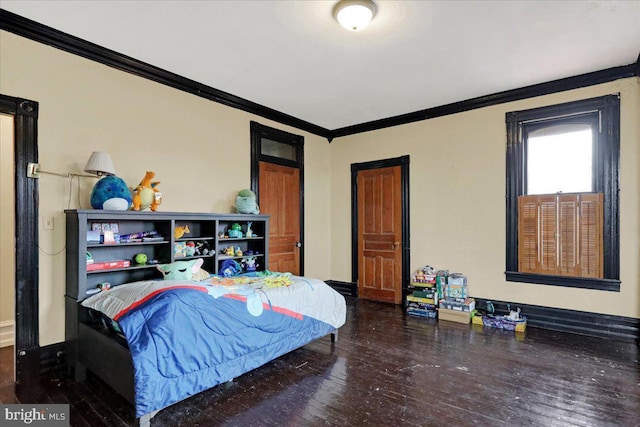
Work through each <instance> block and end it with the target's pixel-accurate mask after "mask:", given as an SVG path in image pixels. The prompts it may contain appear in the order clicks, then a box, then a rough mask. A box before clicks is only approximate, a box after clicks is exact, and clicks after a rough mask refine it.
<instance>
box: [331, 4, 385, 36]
mask: <svg viewBox="0 0 640 427" xmlns="http://www.w3.org/2000/svg"><path fill="white" fill-rule="evenodd" d="M375 14H376V5H375V3H374V2H373V1H372V0H341V1H339V2H338V3H336V5H335V7H334V8H333V16H334V17H335V18H336V20H337V21H338V22H339V23H340V25H342V26H343V27H344V28H346V29H347V30H349V31H360V30H362V29H364V28H366V27H367V26H368V25H369V23H370V22H371V20H372V19H373V17H374V15H375Z"/></svg>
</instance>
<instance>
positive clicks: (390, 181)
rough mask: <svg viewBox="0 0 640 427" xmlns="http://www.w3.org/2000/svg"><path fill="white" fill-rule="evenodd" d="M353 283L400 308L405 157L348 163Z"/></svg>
mask: <svg viewBox="0 0 640 427" xmlns="http://www.w3.org/2000/svg"><path fill="white" fill-rule="evenodd" d="M351 215H352V218H351V219H352V229H351V240H352V246H351V248H352V249H351V250H352V254H351V260H352V263H351V265H352V281H353V282H354V283H356V284H357V289H358V297H359V298H364V299H371V300H375V301H382V302H389V303H393V304H401V303H402V300H403V290H404V289H406V286H407V284H408V282H409V254H410V247H409V156H402V157H398V158H393V159H385V160H378V161H373V162H367V163H355V164H352V165H351Z"/></svg>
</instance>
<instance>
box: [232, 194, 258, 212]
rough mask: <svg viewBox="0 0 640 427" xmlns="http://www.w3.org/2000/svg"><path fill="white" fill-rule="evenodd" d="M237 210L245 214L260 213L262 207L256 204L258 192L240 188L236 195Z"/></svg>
mask: <svg viewBox="0 0 640 427" xmlns="http://www.w3.org/2000/svg"><path fill="white" fill-rule="evenodd" d="M236 210H237V211H238V213H243V214H259V213H260V208H259V207H258V205H257V204H256V193H254V192H253V191H251V190H246V189H245V190H240V191H239V192H238V196H237V197H236Z"/></svg>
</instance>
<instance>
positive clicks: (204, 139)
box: [0, 32, 330, 345]
mask: <svg viewBox="0 0 640 427" xmlns="http://www.w3.org/2000/svg"><path fill="white" fill-rule="evenodd" d="M0 57H1V58H2V61H0V64H1V65H0V92H1V93H2V94H4V95H10V96H18V97H22V98H27V99H32V100H34V101H37V102H38V103H39V106H40V112H39V119H38V149H39V160H40V164H41V166H42V169H43V170H47V171H54V172H60V173H67V172H74V173H82V168H83V167H84V164H85V163H86V161H87V159H88V158H89V155H90V154H91V152H92V151H98V150H100V151H107V152H109V153H110V154H111V157H112V159H113V162H114V165H115V168H116V172H117V175H118V176H119V177H121V178H122V179H124V180H125V182H127V183H128V184H129V185H130V186H134V185H135V184H137V183H138V182H139V181H140V179H142V177H143V176H144V173H145V171H146V170H153V171H155V172H156V179H157V180H158V181H161V184H160V186H159V189H160V191H161V192H162V194H163V196H164V199H163V202H162V205H161V206H160V209H161V210H163V211H166V212H168V211H185V212H231V207H232V205H233V203H234V200H235V195H236V193H237V192H238V190H241V189H243V188H248V187H249V186H250V139H249V136H250V133H249V122H250V121H251V120H255V121H258V122H259V123H262V124H265V125H269V126H273V127H276V128H278V129H282V130H285V131H289V132H293V133H296V134H298V135H303V136H304V138H305V153H304V156H305V176H304V179H305V189H306V195H307V198H306V203H305V208H306V220H307V223H306V228H305V237H306V253H305V267H306V269H305V273H306V274H307V275H308V276H313V277H318V278H321V279H329V271H330V264H329V258H328V257H327V256H326V254H327V253H328V252H329V251H330V246H329V245H330V242H329V240H328V239H326V237H325V236H327V235H328V234H329V224H330V223H329V221H330V218H329V217H330V215H329V214H330V210H329V189H328V188H327V186H326V185H325V184H326V174H327V171H328V170H329V148H330V145H329V144H328V143H327V140H326V139H323V138H320V137H318V136H315V135H311V134H308V133H306V132H302V131H300V130H298V129H293V128H290V127H287V126H283V125H281V124H278V123H274V122H270V121H269V120H265V119H263V118H260V117H256V116H253V115H251V114H248V113H245V112H242V111H239V110H236V109H232V108H228V107H225V106H222V105H221V104H217V103H214V102H211V101H207V100H205V99H202V98H198V97H196V96H193V95H189V94H187V93H184V92H181V91H178V90H174V89H172V88H169V87H167V86H163V85H160V84H157V83H154V82H151V81H149V80H146V79H142V78H139V77H135V76H133V75H130V74H127V73H123V72H121V71H117V70H115V69H113V68H109V67H107V66H104V65H101V64H98V63H95V62H92V61H89V60H86V59H83V58H81V57H78V56H74V55H70V54H68V53H65V52H63V51H60V50H57V49H53V48H51V47H48V46H45V45H43V44H39V43H36V42H33V41H30V40H27V39H25V38H22V37H18V36H15V35H13V34H11V33H7V32H0ZM94 183H95V179H92V178H80V182H79V185H78V181H77V179H74V180H73V183H72V185H71V188H72V190H71V194H70V191H69V186H70V182H69V179H68V178H63V177H55V176H50V175H43V176H42V178H41V179H40V183H39V188H40V204H39V210H40V211H39V214H40V216H41V218H48V217H53V219H54V230H43V229H42V228H40V229H39V233H40V242H39V246H40V249H41V250H40V264H39V266H40V286H39V292H40V299H39V302H40V344H41V345H48V344H51V343H56V342H60V341H63V340H64V293H65V285H64V277H65V273H64V265H65V252H64V247H65V224H64V213H63V211H64V209H67V208H79V207H80V208H89V207H90V206H89V194H90V192H91V188H92V186H93V184H94ZM78 189H79V194H78Z"/></svg>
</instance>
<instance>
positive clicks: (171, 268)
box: [156, 258, 204, 280]
mask: <svg viewBox="0 0 640 427" xmlns="http://www.w3.org/2000/svg"><path fill="white" fill-rule="evenodd" d="M202 263H204V260H203V259H202V258H198V259H193V260H190V261H176V262H172V263H171V264H162V265H158V266H156V267H157V268H158V270H160V272H161V273H162V275H163V276H164V280H191V279H192V278H193V275H194V274H196V273H198V271H199V270H200V267H202Z"/></svg>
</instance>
